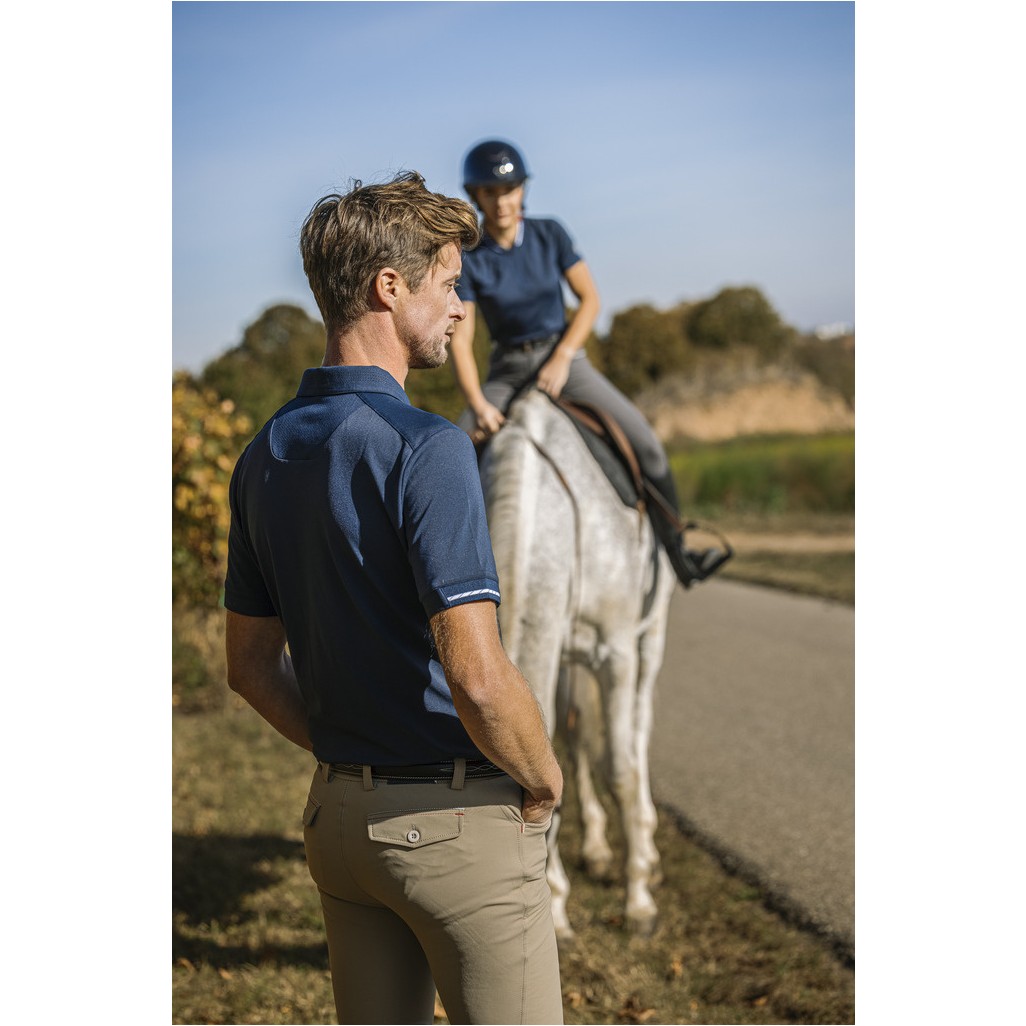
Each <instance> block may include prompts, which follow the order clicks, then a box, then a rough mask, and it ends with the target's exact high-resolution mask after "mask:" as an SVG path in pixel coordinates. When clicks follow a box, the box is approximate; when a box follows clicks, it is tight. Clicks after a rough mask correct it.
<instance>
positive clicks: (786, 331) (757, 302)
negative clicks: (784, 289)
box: [685, 286, 795, 359]
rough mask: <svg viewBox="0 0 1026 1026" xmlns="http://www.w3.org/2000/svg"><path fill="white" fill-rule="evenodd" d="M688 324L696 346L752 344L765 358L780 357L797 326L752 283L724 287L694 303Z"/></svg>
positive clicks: (686, 321)
mask: <svg viewBox="0 0 1026 1026" xmlns="http://www.w3.org/2000/svg"><path fill="white" fill-rule="evenodd" d="M685 327H686V332H687V336H688V338H689V339H690V341H691V343H692V344H693V345H695V346H698V347H701V348H703V349H719V350H725V349H729V348H732V347H734V346H750V347H751V348H753V349H755V350H756V351H757V352H758V353H759V355H760V356H762V357H763V358H765V359H774V358H776V357H778V356H779V355H780V354H781V353H782V352H783V351H784V349H785V348H786V347H787V346H788V344H789V343H790V342H791V341H793V339H794V337H795V331H794V329H793V328H791V327H789V326H788V325H786V324H785V323H784V322H783V321H782V320H781V319H780V316H779V314H777V312H776V310H774V309H773V307H772V306H771V305H770V304H769V302H768V301H767V299H766V297H765V296H764V295H763V294H762V293H761V292H760V291H759V290H758V289H757V288H753V287H752V286H744V287H742V288H726V289H722V290H721V291H720V292H718V293H717V294H716V295H715V296H713V297H712V299H706V300H703V301H702V302H699V303H696V304H694V306H693V307H691V309H690V310H689V311H688V312H687V315H686V319H685Z"/></svg>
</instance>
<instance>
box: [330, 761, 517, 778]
mask: <svg viewBox="0 0 1026 1026" xmlns="http://www.w3.org/2000/svg"><path fill="white" fill-rule="evenodd" d="M329 766H330V768H331V769H332V770H333V771H334V772H335V773H350V774H355V775H356V776H360V775H361V774H362V773H363V764H362V763H359V762H332V763H329ZM455 770H456V766H455V763H453V762H452V761H449V762H427V763H422V764H421V765H419V766H371V776H372V777H374V778H375V779H376V780H437V781H443V780H452V776H453V773H454V772H455ZM504 775H505V771H504V770H501V769H499V767H498V766H496V765H495V764H494V763H491V762H489V761H488V760H487V759H467V772H466V776H465V779H466V780H480V779H482V778H485V777H501V776H504Z"/></svg>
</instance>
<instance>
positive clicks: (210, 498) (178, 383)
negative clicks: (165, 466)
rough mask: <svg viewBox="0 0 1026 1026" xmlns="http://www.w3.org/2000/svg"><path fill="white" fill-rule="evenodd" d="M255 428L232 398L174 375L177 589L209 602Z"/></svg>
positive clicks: (223, 561) (218, 581) (215, 592)
mask: <svg viewBox="0 0 1026 1026" xmlns="http://www.w3.org/2000/svg"><path fill="white" fill-rule="evenodd" d="M251 431H252V424H251V422H250V419H249V418H248V417H247V416H245V415H244V414H241V413H238V412H236V409H235V404H234V403H233V402H232V401H231V400H230V399H222V398H221V397H220V396H219V395H218V394H217V393H216V392H214V391H212V390H211V389H204V388H201V387H200V386H199V385H197V383H196V382H195V380H194V379H193V378H192V377H191V376H189V375H188V374H178V375H175V377H174V378H173V380H172V400H171V480H172V508H173V524H174V539H173V546H174V564H175V587H176V591H179V592H184V594H183V596H182V597H184V598H186V599H187V600H188V601H191V602H195V603H197V604H200V605H206V604H211V603H212V602H213V601H216V599H217V597H218V596H219V595H220V591H221V585H222V583H223V582H224V574H225V567H226V565H227V559H228V525H229V521H230V515H229V511H228V483H229V481H230V479H231V473H232V469H233V468H234V466H235V461H236V460H237V459H238V457H239V454H240V452H241V451H242V449H243V446H244V445H245V443H246V441H247V440H248V438H249V436H250V433H251Z"/></svg>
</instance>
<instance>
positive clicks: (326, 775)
mask: <svg viewBox="0 0 1026 1026" xmlns="http://www.w3.org/2000/svg"><path fill="white" fill-rule="evenodd" d="M317 768H318V769H319V770H320V771H321V777H322V779H323V780H324V782H325V783H326V784H330V783H331V764H330V763H327V762H318V763H317Z"/></svg>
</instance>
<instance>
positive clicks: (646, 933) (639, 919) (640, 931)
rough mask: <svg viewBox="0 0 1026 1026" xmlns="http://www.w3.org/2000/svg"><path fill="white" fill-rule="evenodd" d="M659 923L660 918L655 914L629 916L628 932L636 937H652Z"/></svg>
mask: <svg viewBox="0 0 1026 1026" xmlns="http://www.w3.org/2000/svg"><path fill="white" fill-rule="evenodd" d="M658 921H659V916H658V915H656V913H655V912H652V913H650V914H648V915H641V916H628V917H627V930H628V932H630V933H632V934H633V935H634V936H635V937H642V938H645V937H651V936H652V934H653V933H655V928H656V924H657V923H658Z"/></svg>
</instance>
